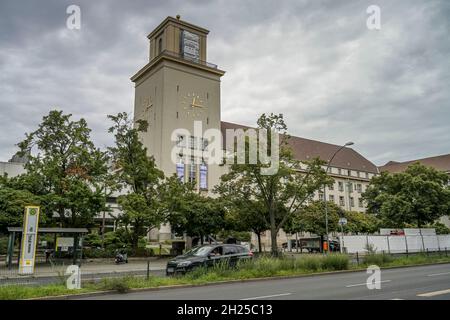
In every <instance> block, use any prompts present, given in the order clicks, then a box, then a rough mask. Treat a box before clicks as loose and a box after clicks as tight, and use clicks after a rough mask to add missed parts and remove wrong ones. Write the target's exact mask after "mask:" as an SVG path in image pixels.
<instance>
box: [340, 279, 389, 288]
mask: <svg viewBox="0 0 450 320" xmlns="http://www.w3.org/2000/svg"><path fill="white" fill-rule="evenodd" d="M391 281H392V280H383V281H375V282H371V284H376V283H384V282H391ZM366 285H367V283H365V282H364V283H358V284H349V285H348V286H345V287H346V288H351V287H359V286H366Z"/></svg>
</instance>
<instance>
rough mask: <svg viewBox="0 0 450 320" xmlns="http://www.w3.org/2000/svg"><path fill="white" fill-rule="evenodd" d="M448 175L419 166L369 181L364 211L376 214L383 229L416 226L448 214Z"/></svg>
mask: <svg viewBox="0 0 450 320" xmlns="http://www.w3.org/2000/svg"><path fill="white" fill-rule="evenodd" d="M448 181H449V176H448V174H446V173H445V172H439V171H437V170H436V169H434V168H431V167H426V166H424V165H422V164H420V163H415V164H412V165H410V166H409V167H408V168H407V169H406V170H405V171H404V172H400V173H388V172H383V173H381V175H379V176H376V177H374V178H372V180H371V182H370V185H369V187H368V189H367V191H366V192H365V193H364V194H363V198H364V199H365V200H366V202H367V211H368V212H369V213H372V214H375V215H377V216H378V217H379V218H380V219H381V220H382V222H383V225H384V226H385V227H393V228H401V227H404V226H405V224H410V223H414V224H417V226H418V227H422V226H423V225H424V224H427V223H433V222H434V221H435V220H437V219H438V218H440V217H442V216H444V215H450V189H449V187H448Z"/></svg>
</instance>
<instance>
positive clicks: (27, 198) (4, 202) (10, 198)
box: [0, 184, 44, 234]
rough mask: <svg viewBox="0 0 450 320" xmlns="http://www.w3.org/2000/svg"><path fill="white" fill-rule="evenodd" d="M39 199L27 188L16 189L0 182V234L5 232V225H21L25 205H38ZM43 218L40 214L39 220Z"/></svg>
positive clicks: (41, 220)
mask: <svg viewBox="0 0 450 320" xmlns="http://www.w3.org/2000/svg"><path fill="white" fill-rule="evenodd" d="M39 204H40V200H39V198H38V197H36V196H35V195H33V194H32V193H31V192H29V191H27V190H16V189H12V188H9V187H6V186H5V185H3V184H0V234H2V233H6V232H7V227H21V226H22V223H23V216H24V210H25V206H27V205H39ZM43 219H44V216H43V215H40V222H41V223H42V222H43Z"/></svg>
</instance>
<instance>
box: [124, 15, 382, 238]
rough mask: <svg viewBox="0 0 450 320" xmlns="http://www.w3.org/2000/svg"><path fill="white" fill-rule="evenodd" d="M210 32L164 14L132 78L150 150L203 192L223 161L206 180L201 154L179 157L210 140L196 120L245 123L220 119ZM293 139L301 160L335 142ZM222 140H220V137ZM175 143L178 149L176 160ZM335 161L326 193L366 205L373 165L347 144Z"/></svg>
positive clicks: (325, 152)
mask: <svg viewBox="0 0 450 320" xmlns="http://www.w3.org/2000/svg"><path fill="white" fill-rule="evenodd" d="M208 33H209V31H208V30H206V29H204V28H201V27H198V26H195V25H192V24H190V23H187V22H185V21H182V20H179V19H175V18H171V17H168V18H166V19H165V20H164V21H163V22H162V23H161V24H160V25H159V26H157V27H156V29H155V30H154V31H152V32H151V33H150V34H149V36H148V39H149V41H150V43H149V44H150V50H149V53H150V54H149V62H148V63H147V64H146V65H145V66H144V67H143V68H142V69H141V70H139V71H138V72H137V73H136V74H135V75H134V76H133V77H132V78H131V80H132V81H133V82H134V83H135V101H134V116H135V119H136V120H137V119H145V120H147V121H148V123H149V129H148V131H147V132H146V133H145V134H143V135H142V141H143V143H144V145H145V146H146V147H147V149H148V152H149V154H150V155H152V156H153V157H154V158H155V160H156V164H157V165H158V167H159V168H161V169H162V170H163V171H164V173H165V174H166V175H172V174H178V175H179V176H180V175H181V176H182V177H181V178H182V179H183V180H184V181H190V180H191V179H195V181H196V183H197V188H198V191H199V192H205V193H211V190H212V187H213V186H214V185H216V184H217V183H218V182H219V179H220V176H221V175H222V174H223V173H225V172H226V171H227V166H226V165H225V166H220V165H218V164H210V165H207V166H206V182H205V166H203V167H201V166H202V158H203V157H204V156H203V154H202V153H198V154H195V155H194V156H189V158H190V160H191V161H192V160H195V164H194V165H192V164H191V163H189V159H188V161H186V159H183V156H185V154H186V152H189V151H190V149H192V147H193V145H195V144H199V143H200V144H203V143H207V144H208V143H211V141H206V142H205V141H203V140H202V137H201V135H202V133H200V136H196V135H195V134H194V131H195V130H194V123H195V122H196V121H200V122H201V124H202V127H203V131H205V130H207V129H217V130H222V132H224V131H225V130H226V129H236V128H244V127H243V126H240V125H236V124H231V123H227V122H222V121H221V118H220V115H221V105H220V93H221V92H220V83H221V77H222V76H223V75H224V73H225V72H224V71H222V70H220V69H219V68H218V67H217V66H216V65H214V64H211V63H209V62H207V45H206V44H207V35H208ZM180 128H182V129H186V130H187V132H188V133H187V134H186V135H185V136H184V137H183V139H184V140H183V141H180V140H179V138H178V136H175V135H174V132H175V131H176V130H177V129H180ZM291 140H292V147H293V150H294V154H295V155H296V157H297V158H298V159H300V160H307V159H312V158H313V157H320V158H322V159H324V160H328V159H329V158H330V157H331V155H332V154H333V153H334V151H335V150H337V149H338V148H339V146H336V145H331V144H326V143H323V142H319V141H314V140H308V139H303V138H299V137H293V138H292V139H291ZM221 143H223V146H224V142H223V141H221ZM174 148H176V150H178V151H177V152H179V153H180V157H179V159H176V160H175V161H174V159H173V158H174V156H173V150H174ZM181 154H183V156H181ZM194 158H195V159H194ZM203 160H204V159H203ZM333 163H335V166H333V167H332V168H331V170H330V174H331V175H332V176H333V177H334V178H335V180H336V181H335V184H334V186H333V188H331V189H327V190H326V197H327V199H328V200H331V201H334V202H335V203H336V204H338V205H341V206H342V207H343V208H345V209H347V210H355V211H364V204H363V203H362V201H361V199H360V198H361V193H362V192H363V191H364V190H365V189H366V188H367V184H368V183H369V180H370V178H371V177H372V176H373V175H374V174H377V169H376V167H375V166H374V165H373V164H372V163H371V162H370V161H368V160H367V159H365V158H364V157H363V156H361V155H360V154H358V153H357V152H356V151H354V150H353V149H348V148H347V149H345V150H343V151H342V152H340V155H339V156H337V157H336V159H335V160H334V162H333ZM202 169H203V171H202ZM202 174H203V176H202ZM321 197H323V195H322V194H319V193H318V194H317V195H316V198H317V199H319V198H321ZM170 236H171V233H170V226H162V227H161V229H160V230H159V231H153V232H152V233H151V238H153V239H158V240H164V239H168V238H170ZM268 238H269V237H268ZM268 238H267V239H268ZM279 238H280V242H284V241H285V235H284V233H282V232H281V233H280V237H279ZM265 241H266V240H265Z"/></svg>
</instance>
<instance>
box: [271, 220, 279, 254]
mask: <svg viewBox="0 0 450 320" xmlns="http://www.w3.org/2000/svg"><path fill="white" fill-rule="evenodd" d="M277 234H278V231H277V230H276V228H275V227H274V226H273V227H272V228H270V239H271V240H270V241H271V242H272V243H271V245H272V255H273V256H275V257H277V256H278V246H277Z"/></svg>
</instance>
